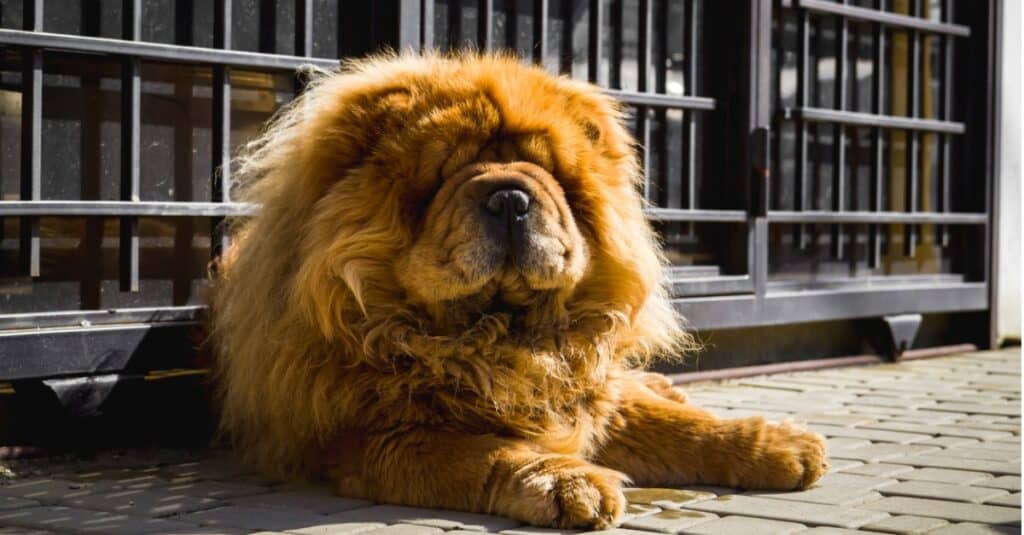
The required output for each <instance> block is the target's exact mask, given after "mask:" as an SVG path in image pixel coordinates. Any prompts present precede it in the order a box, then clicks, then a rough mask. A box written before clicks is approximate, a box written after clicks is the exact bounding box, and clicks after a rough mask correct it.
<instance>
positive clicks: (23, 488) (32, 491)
mask: <svg viewBox="0 0 1024 535" xmlns="http://www.w3.org/2000/svg"><path fill="white" fill-rule="evenodd" d="M90 488H91V485H89V484H88V483H76V482H73V481H67V480H63V479H52V478H48V477H41V478H33V479H24V480H14V481H11V482H9V483H5V484H3V485H0V496H12V497H15V498H23V499H27V500H34V501H37V502H40V503H43V504H56V503H58V502H59V501H61V500H64V499H67V498H70V497H75V496H83V495H85V494H88V493H89V492H91V491H90Z"/></svg>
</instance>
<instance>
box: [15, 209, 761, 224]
mask: <svg viewBox="0 0 1024 535" xmlns="http://www.w3.org/2000/svg"><path fill="white" fill-rule="evenodd" d="M0 213H2V212H0ZM644 215H646V216H647V218H648V219H650V220H652V221H704V222H714V223H746V222H747V212H745V211H743V210H683V209H677V208H648V209H646V210H644Z"/></svg>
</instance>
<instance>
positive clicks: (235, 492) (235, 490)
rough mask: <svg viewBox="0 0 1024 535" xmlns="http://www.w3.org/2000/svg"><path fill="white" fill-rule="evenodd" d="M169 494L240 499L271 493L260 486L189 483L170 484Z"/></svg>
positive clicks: (229, 482) (206, 482)
mask: <svg viewBox="0 0 1024 535" xmlns="http://www.w3.org/2000/svg"><path fill="white" fill-rule="evenodd" d="M166 489H167V492H170V493H173V494H186V495H188V496H198V497H200V498H213V499H225V498H239V497H242V496H251V495H253V494H264V493H268V492H270V491H271V489H270V488H268V487H261V486H258V485H247V484H244V483H235V482H233V481H206V480H200V481H193V482H188V483H170V484H168V485H167V486H166Z"/></svg>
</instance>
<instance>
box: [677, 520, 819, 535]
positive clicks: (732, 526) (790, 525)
mask: <svg viewBox="0 0 1024 535" xmlns="http://www.w3.org/2000/svg"><path fill="white" fill-rule="evenodd" d="M805 529H807V526H804V525H803V524H796V523H794V522H779V521H777V520H765V519H763V518H751V517H746V516H727V517H725V518H719V519H718V520H712V521H710V522H704V523H702V524H697V525H696V526H691V527H688V528H684V529H683V531H682V533H686V534H692V535H748V534H750V533H757V534H758V535H786V534H788V533H794V532H797V531H803V530H805Z"/></svg>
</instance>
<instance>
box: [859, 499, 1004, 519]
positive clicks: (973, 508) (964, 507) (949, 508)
mask: <svg viewBox="0 0 1024 535" xmlns="http://www.w3.org/2000/svg"><path fill="white" fill-rule="evenodd" d="M858 508H860V509H864V510H871V511H884V512H886V513H892V514H901V515H915V516H930V517H935V518H944V519H946V520H957V521H961V522H981V523H990V524H1008V523H1014V522H1018V523H1019V522H1020V509H1013V508H1010V507H997V506H994V505H979V504H974V503H960V502H947V501H943V500H928V499H924V498H905V497H902V496H895V497H890V498H883V499H881V500H878V501H875V502H870V503H865V504H862V505H859V506H858Z"/></svg>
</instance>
